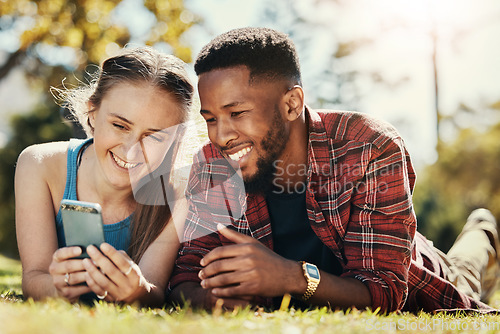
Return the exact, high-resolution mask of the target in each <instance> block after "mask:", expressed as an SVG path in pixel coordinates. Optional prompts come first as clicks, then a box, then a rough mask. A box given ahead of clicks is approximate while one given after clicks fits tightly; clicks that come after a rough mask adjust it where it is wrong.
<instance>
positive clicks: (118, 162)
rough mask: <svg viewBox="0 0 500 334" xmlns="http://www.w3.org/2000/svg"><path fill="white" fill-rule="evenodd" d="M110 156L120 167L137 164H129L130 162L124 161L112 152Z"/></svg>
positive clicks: (130, 166)
mask: <svg viewBox="0 0 500 334" xmlns="http://www.w3.org/2000/svg"><path fill="white" fill-rule="evenodd" d="M111 156H112V157H113V159H114V160H115V162H116V164H117V165H118V166H120V167H122V168H127V169H129V168H133V167H135V166H137V165H138V164H131V163H130V162H125V161H123V160H122V159H120V158H118V157H117V156H116V155H114V154H111Z"/></svg>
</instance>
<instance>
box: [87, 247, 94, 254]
mask: <svg viewBox="0 0 500 334" xmlns="http://www.w3.org/2000/svg"><path fill="white" fill-rule="evenodd" d="M87 253H89V255H92V254H95V247H94V246H93V245H89V246H87Z"/></svg>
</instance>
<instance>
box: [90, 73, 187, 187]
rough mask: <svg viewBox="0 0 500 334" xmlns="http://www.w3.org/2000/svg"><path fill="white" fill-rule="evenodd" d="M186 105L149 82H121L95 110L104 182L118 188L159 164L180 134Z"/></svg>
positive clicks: (95, 144)
mask: <svg viewBox="0 0 500 334" xmlns="http://www.w3.org/2000/svg"><path fill="white" fill-rule="evenodd" d="M182 110H183V109H182V107H181V106H180V105H179V103H178V102H177V101H176V100H175V99H174V98H173V96H172V95H171V94H170V93H168V92H165V91H164V90H162V89H160V88H158V87H154V86H152V85H150V84H149V83H145V82H139V83H119V84H117V85H116V86H114V87H113V88H111V89H110V90H109V91H108V92H107V93H106V94H105V96H104V98H103V100H102V101H101V105H100V107H99V108H98V109H96V110H95V111H94V112H92V113H91V114H90V121H91V123H92V125H93V127H94V147H95V152H96V155H97V160H98V165H99V169H100V171H101V173H102V175H103V177H104V180H105V181H104V182H106V183H109V184H110V185H111V187H113V188H116V189H124V188H130V187H131V185H132V184H134V183H137V181H138V180H139V179H141V178H143V177H144V176H146V175H147V174H148V173H149V172H150V171H153V170H154V169H156V168H157V167H158V166H159V164H160V163H161V161H162V160H163V158H164V156H165V154H166V152H167V151H168V148H169V147H170V146H171V145H172V143H173V141H174V140H175V131H174V130H175V129H176V125H178V124H179V123H180V122H181V120H182V119H183V117H182Z"/></svg>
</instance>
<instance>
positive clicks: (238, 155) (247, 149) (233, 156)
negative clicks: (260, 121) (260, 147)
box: [229, 146, 252, 161]
mask: <svg viewBox="0 0 500 334" xmlns="http://www.w3.org/2000/svg"><path fill="white" fill-rule="evenodd" d="M251 150H252V147H251V146H248V147H245V148H244V149H242V150H240V151H238V152H236V153H233V154H229V157H230V158H231V160H234V161H239V160H240V159H241V158H242V157H243V156H244V155H245V154H247V153H248V152H250V151H251Z"/></svg>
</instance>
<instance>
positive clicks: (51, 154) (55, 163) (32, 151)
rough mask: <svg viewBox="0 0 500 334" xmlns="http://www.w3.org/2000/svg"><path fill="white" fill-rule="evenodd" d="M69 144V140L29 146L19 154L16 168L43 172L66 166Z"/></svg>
mask: <svg viewBox="0 0 500 334" xmlns="http://www.w3.org/2000/svg"><path fill="white" fill-rule="evenodd" d="M68 144H69V142H68V141H59V142H50V143H43V144H35V145H31V146H28V147H27V148H25V149H24V150H23V151H22V152H21V154H20V155H19V158H18V160H17V167H16V169H19V168H23V169H26V168H27V169H30V170H36V171H38V172H41V171H45V170H52V171H53V170H54V169H58V168H59V167H61V166H63V167H65V166H66V156H67V151H68Z"/></svg>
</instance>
